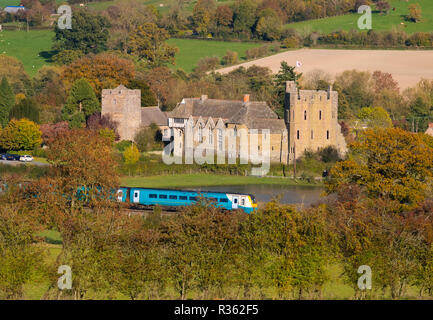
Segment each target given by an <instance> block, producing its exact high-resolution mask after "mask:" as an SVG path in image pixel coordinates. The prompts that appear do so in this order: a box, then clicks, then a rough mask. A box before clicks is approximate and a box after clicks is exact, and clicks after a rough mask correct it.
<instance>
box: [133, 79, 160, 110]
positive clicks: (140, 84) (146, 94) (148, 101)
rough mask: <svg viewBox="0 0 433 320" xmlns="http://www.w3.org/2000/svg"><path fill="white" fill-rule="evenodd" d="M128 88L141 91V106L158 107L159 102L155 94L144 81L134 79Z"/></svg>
mask: <svg viewBox="0 0 433 320" xmlns="http://www.w3.org/2000/svg"><path fill="white" fill-rule="evenodd" d="M128 88H130V89H140V91H141V106H142V107H148V106H156V105H157V104H158V102H157V101H156V97H155V94H154V93H153V92H152V90H150V87H149V85H148V84H147V82H146V81H144V80H139V79H132V80H131V81H129V83H128Z"/></svg>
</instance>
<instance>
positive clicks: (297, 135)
mask: <svg viewBox="0 0 433 320" xmlns="http://www.w3.org/2000/svg"><path fill="white" fill-rule="evenodd" d="M296 138H297V139H298V140H299V130H298V131H296Z"/></svg>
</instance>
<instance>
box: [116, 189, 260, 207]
mask: <svg viewBox="0 0 433 320" xmlns="http://www.w3.org/2000/svg"><path fill="white" fill-rule="evenodd" d="M200 199H206V200H209V201H210V202H211V203H213V204H214V205H215V206H216V207H218V208H223V209H226V210H236V209H242V210H243V211H245V212H246V213H251V212H253V211H254V210H257V202H256V200H255V198H254V196H253V195H251V194H239V193H224V192H210V191H202V192H196V191H189V190H171V189H153V188H134V187H120V189H119V190H117V201H119V202H129V203H131V204H137V205H143V206H154V205H160V206H167V207H180V206H188V205H192V204H194V203H196V202H197V201H200Z"/></svg>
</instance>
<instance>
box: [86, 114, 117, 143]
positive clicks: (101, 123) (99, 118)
mask: <svg viewBox="0 0 433 320" xmlns="http://www.w3.org/2000/svg"><path fill="white" fill-rule="evenodd" d="M117 126H118V123H117V122H116V121H113V120H112V118H111V116H110V115H109V114H105V115H101V113H100V112H96V113H94V114H92V115H91V116H89V117H88V118H87V121H86V127H87V129H89V130H92V131H96V132H99V133H101V132H105V133H106V134H107V135H109V136H110V133H109V131H111V132H112V134H113V138H114V139H113V141H114V140H119V134H118V132H117ZM101 130H104V131H101ZM106 130H108V131H106Z"/></svg>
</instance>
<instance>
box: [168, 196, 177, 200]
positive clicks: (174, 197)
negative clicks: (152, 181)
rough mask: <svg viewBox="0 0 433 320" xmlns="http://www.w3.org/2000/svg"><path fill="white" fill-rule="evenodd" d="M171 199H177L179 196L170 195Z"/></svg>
mask: <svg viewBox="0 0 433 320" xmlns="http://www.w3.org/2000/svg"><path fill="white" fill-rule="evenodd" d="M168 198H169V199H173V200H177V196H169V197H168Z"/></svg>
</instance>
